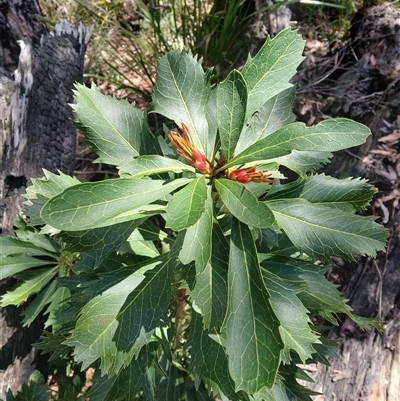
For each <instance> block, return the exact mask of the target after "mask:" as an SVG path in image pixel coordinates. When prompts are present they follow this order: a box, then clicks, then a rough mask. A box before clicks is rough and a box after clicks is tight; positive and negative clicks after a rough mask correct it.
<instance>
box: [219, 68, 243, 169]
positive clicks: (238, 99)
mask: <svg viewBox="0 0 400 401" xmlns="http://www.w3.org/2000/svg"><path fill="white" fill-rule="evenodd" d="M246 103H247V87H246V83H245V81H244V79H243V77H242V74H241V73H240V72H239V71H236V70H233V71H232V72H231V73H230V74H229V75H228V76H227V77H226V79H225V81H223V82H221V83H220V84H219V85H218V87H217V118H218V128H219V136H220V139H221V147H222V154H223V155H224V156H225V160H226V161H229V160H230V159H231V158H232V157H233V152H234V151H235V147H236V144H237V142H238V140H239V136H240V133H241V131H242V128H243V125H244V121H245V120H244V118H245V114H246Z"/></svg>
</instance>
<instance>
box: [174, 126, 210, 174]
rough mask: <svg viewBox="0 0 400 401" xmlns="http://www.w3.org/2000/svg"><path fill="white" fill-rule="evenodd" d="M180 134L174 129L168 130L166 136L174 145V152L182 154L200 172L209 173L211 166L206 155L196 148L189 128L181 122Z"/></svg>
mask: <svg viewBox="0 0 400 401" xmlns="http://www.w3.org/2000/svg"><path fill="white" fill-rule="evenodd" d="M181 132H182V135H181V134H179V133H178V132H175V131H170V132H169V135H168V138H169V140H170V141H171V143H172V144H173V145H174V146H175V148H176V152H177V153H178V154H179V155H181V156H183V157H184V158H185V159H186V160H187V161H188V162H189V163H190V164H191V165H192V166H194V167H195V168H196V169H197V170H198V171H200V172H201V173H202V174H207V175H211V174H212V171H213V170H212V167H211V165H210V162H209V161H208V160H207V158H206V156H205V155H204V154H203V153H201V152H200V151H199V150H198V149H196V148H195V147H194V145H193V142H192V137H191V136H190V132H189V128H188V127H187V126H186V125H185V124H184V123H181Z"/></svg>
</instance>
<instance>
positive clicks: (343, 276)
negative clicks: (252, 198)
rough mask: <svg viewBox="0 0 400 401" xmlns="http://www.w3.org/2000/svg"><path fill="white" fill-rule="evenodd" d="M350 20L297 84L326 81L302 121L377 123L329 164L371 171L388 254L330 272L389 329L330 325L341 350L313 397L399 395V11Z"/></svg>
mask: <svg viewBox="0 0 400 401" xmlns="http://www.w3.org/2000/svg"><path fill="white" fill-rule="evenodd" d="M352 22H353V26H352V30H351V41H350V43H349V45H347V46H345V47H344V48H342V49H339V53H338V56H339V57H337V56H336V57H332V59H331V63H330V64H329V63H327V62H324V63H322V62H321V63H319V61H321V60H319V61H317V62H316V64H315V66H314V67H313V68H314V70H313V68H309V69H308V70H307V71H306V72H305V73H303V74H300V77H301V79H299V83H300V92H302V93H303V95H304V94H306V96H307V95H308V96H310V98H311V97H314V99H315V94H316V93H318V89H321V88H324V89H325V99H320V100H318V107H317V108H316V109H318V110H319V111H321V112H322V113H320V114H318V112H316V111H315V110H316V109H314V111H312V112H311V114H313V113H314V116H312V115H308V116H306V118H305V121H307V120H309V119H310V120H311V121H312V120H314V119H315V118H316V120H317V121H318V120H319V119H322V118H323V117H326V116H329V117H349V118H352V119H354V120H356V121H359V122H362V123H364V124H366V125H368V126H369V127H370V129H371V131H372V136H371V137H370V138H369V139H368V141H367V143H366V144H365V145H363V146H361V147H360V148H357V149H351V150H350V151H343V152H339V153H338V154H337V155H336V156H335V157H334V158H333V161H332V164H330V165H329V166H328V167H327V168H326V169H325V172H327V173H328V174H330V175H333V176H336V177H339V178H340V177H348V176H355V177H358V176H362V177H366V178H368V179H369V180H370V182H371V183H372V184H373V185H374V186H375V187H377V188H378V190H379V192H378V193H377V194H376V197H375V199H374V202H373V205H372V208H371V211H372V212H373V213H374V214H375V215H377V216H378V219H379V221H380V222H381V223H384V224H385V225H386V227H387V228H388V229H389V230H390V240H389V242H388V249H387V252H386V254H383V253H382V254H379V255H378V257H377V260H375V261H374V260H372V259H370V258H359V259H358V262H357V263H353V264H344V265H343V266H341V267H340V268H339V267H338V268H336V269H335V270H334V271H333V272H332V277H333V276H335V277H336V279H337V282H338V283H339V284H341V286H342V289H343V291H344V297H345V298H347V299H349V303H350V305H351V306H352V307H353V309H354V312H355V313H356V314H358V315H361V316H365V317H374V318H381V319H382V320H383V322H384V324H383V328H384V331H383V333H382V334H380V333H377V332H376V331H373V332H372V333H370V334H368V333H363V332H360V331H359V329H358V328H357V327H356V326H355V325H354V323H352V322H351V321H350V320H348V319H345V320H344V321H343V322H342V324H341V325H340V327H339V328H338V329H337V330H334V331H333V335H335V336H336V337H337V338H339V339H342V341H341V345H340V347H339V348H338V350H337V353H338V355H339V358H337V359H334V358H330V363H331V366H330V367H328V368H326V367H324V366H318V368H317V369H318V370H317V372H315V373H314V374H313V375H312V377H313V379H314V380H315V383H314V384H313V385H312V386H311V388H312V389H314V390H316V391H320V392H321V393H323V394H324V396H317V397H315V401H322V400H324V401H327V400H334V401H356V400H357V401H395V400H400V241H399V239H400V212H399V199H400V191H399V184H400V146H399V144H400V140H399V139H400V137H399V138H398V139H396V136H397V135H398V133H399V132H400V117H399V116H400V11H399V10H396V9H395V8H394V7H393V6H392V5H390V4H381V5H378V6H374V7H370V8H364V9H362V10H361V11H360V12H359V13H358V14H357V15H355V16H354V18H353V21H352ZM354 54H355V55H356V57H354ZM318 63H319V64H320V65H324V67H323V68H324V69H325V71H323V69H322V68H321V67H320V66H318ZM313 72H317V74H316V75H317V76H319V77H324V76H325V77H327V79H325V80H318V79H316V81H318V83H317V84H316V85H314V86H313V85H312V82H311V84H310V82H307V79H306V78H305V77H307V76H308V77H309V76H313ZM318 86H319V88H318ZM310 104H311V102H310ZM303 106H304V103H303ZM309 106H310V105H309ZM308 110H313V108H312V104H311V106H310V107H309V108H308ZM389 135H391V137H390V136H389ZM384 137H385V138H384ZM371 211H370V212H371Z"/></svg>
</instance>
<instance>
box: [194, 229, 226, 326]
mask: <svg viewBox="0 0 400 401" xmlns="http://www.w3.org/2000/svg"><path fill="white" fill-rule="evenodd" d="M209 240H211V254H210V258H209V259H208V260H207V261H206V265H205V267H203V265H201V267H200V268H198V265H199V262H198V260H196V270H197V271H198V273H197V275H196V284H195V287H194V289H193V290H192V291H191V297H192V299H193V302H194V303H195V305H196V306H197V307H198V308H199V309H200V310H201V315H202V316H203V324H204V327H205V328H207V329H208V328H210V327H219V326H221V324H222V321H223V320H224V317H225V313H226V307H227V302H228V288H227V287H228V284H227V281H228V277H227V272H228V260H229V244H228V242H227V241H226V239H225V237H224V234H223V232H222V231H221V229H220V227H219V225H218V223H215V224H214V228H213V230H212V238H210V239H209ZM203 263H204V262H203Z"/></svg>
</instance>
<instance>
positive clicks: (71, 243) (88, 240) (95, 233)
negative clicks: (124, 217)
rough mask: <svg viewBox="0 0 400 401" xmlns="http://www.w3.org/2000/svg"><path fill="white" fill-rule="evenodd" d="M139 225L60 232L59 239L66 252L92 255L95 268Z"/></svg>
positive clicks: (126, 224)
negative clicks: (62, 242)
mask: <svg viewBox="0 0 400 401" xmlns="http://www.w3.org/2000/svg"><path fill="white" fill-rule="evenodd" d="M140 223H142V220H134V221H127V222H124V223H119V224H114V225H112V226H108V227H100V228H94V229H92V230H87V231H62V232H61V233H60V235H59V238H60V239H62V240H63V241H64V242H65V243H66V246H65V249H66V250H69V251H72V252H85V253H90V254H93V255H94V257H95V265H94V267H96V266H98V264H99V263H100V261H101V260H102V259H103V258H104V257H105V256H107V255H108V254H110V253H111V252H113V251H116V250H118V249H119V248H120V247H121V246H122V244H123V243H124V242H125V241H126V240H127V239H128V237H129V236H130V235H131V233H132V231H133V230H134V229H135V228H136V227H137V226H138V225H140Z"/></svg>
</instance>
